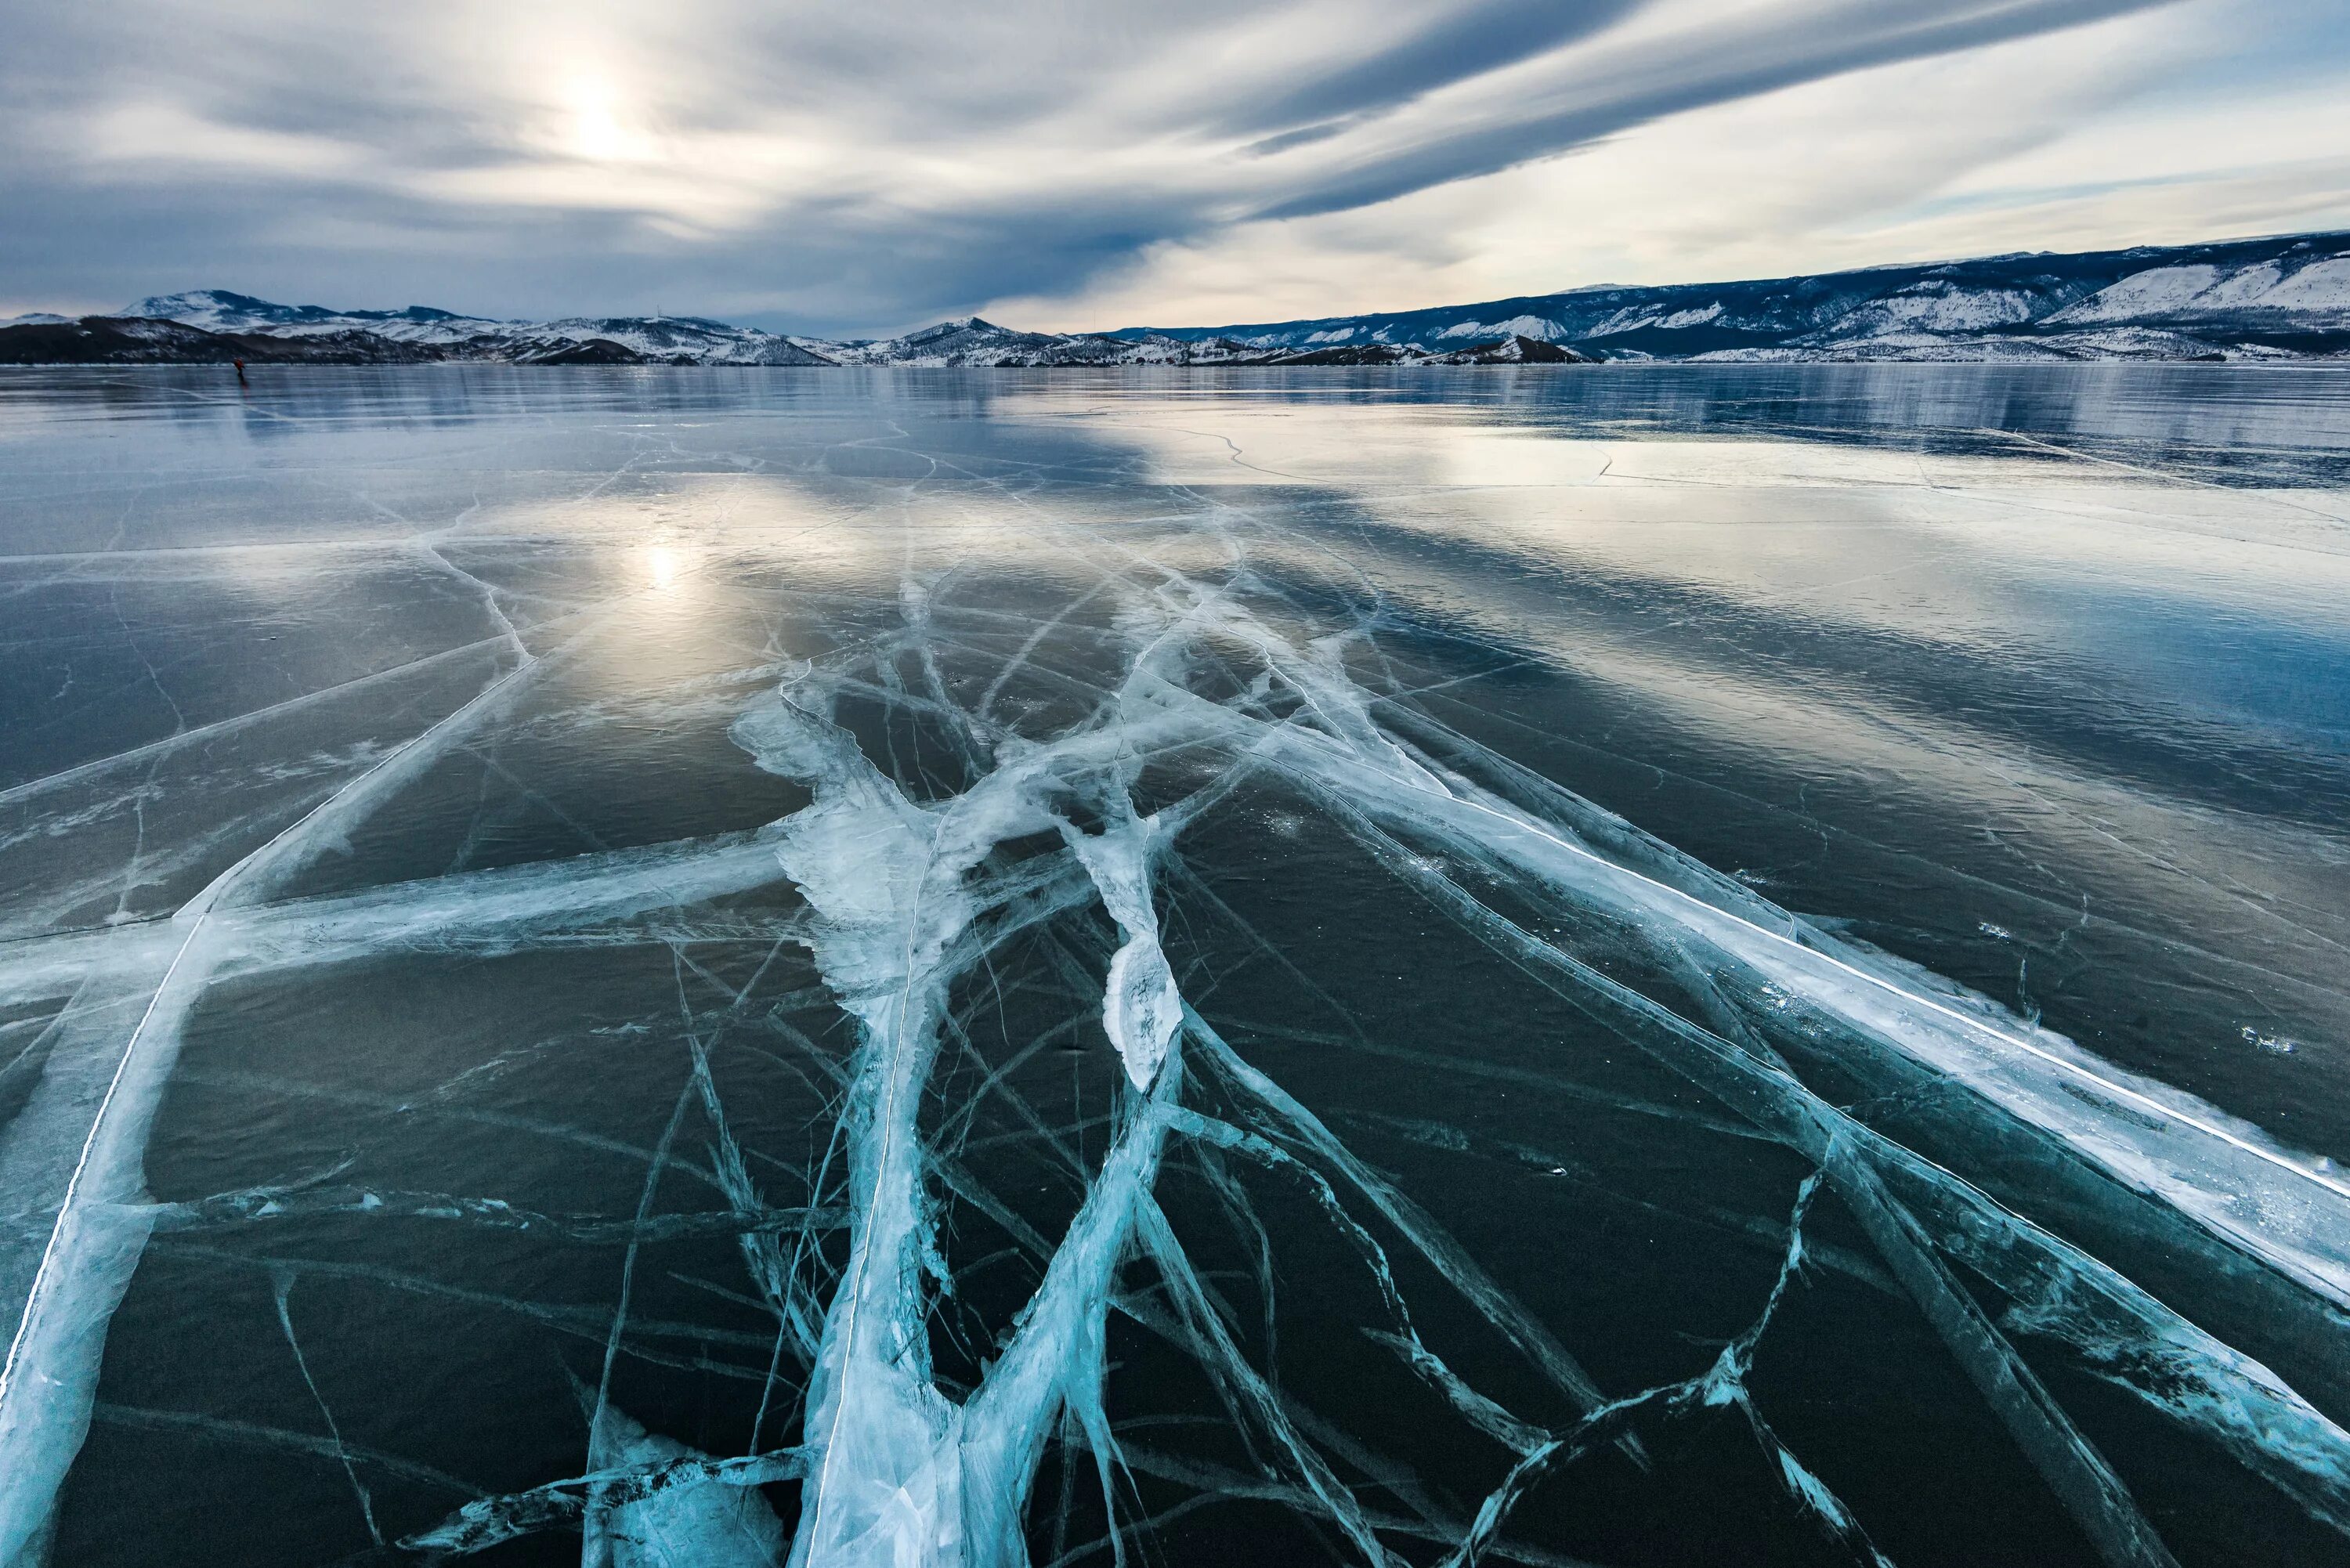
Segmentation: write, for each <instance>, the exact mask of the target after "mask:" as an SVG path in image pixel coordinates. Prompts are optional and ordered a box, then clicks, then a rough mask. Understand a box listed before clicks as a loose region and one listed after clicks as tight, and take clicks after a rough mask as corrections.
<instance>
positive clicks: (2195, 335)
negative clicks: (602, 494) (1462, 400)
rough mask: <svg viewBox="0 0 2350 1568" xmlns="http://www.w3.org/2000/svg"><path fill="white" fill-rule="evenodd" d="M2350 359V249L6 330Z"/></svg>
mask: <svg viewBox="0 0 2350 1568" xmlns="http://www.w3.org/2000/svg"><path fill="white" fill-rule="evenodd" d="M2311 356H2325V357H2333V356H2350V234H2305V235H2297V236H2294V235H2289V236H2285V237H2282V238H2276V239H2261V240H2230V241H2223V242H2220V243H2217V244H2201V245H2171V246H2145V247H2140V248H2137V249H2135V250H2126V251H2098V252H2092V253H2086V254H2076V255H2056V254H2048V253H2044V252H2043V253H2034V254H2015V255H2001V256H1986V257H1982V258H1980V259H1978V260H1974V261H1961V262H1938V263H1931V264H1927V265H1911V266H1889V267H1870V268H1866V269H1864V270H1860V271H1856V272H1840V273H1825V274H1820V275H1814V276H1806V277H1783V278H1769V279H1763V280H1759V281H1752V282H1745V283H1721V284H1675V285H1669V286H1658V287H1600V288H1579V289H1570V290H1568V291H1566V292H1565V293H1561V294H1548V295H1534V296H1523V297H1521V298H1516V299H1501V300H1492V301H1488V302H1486V303H1484V304H1481V305H1459V306H1441V307H1439V308H1436V309H1430V310H1413V311H1400V312H1392V313H1385V314H1372V315H1367V316H1343V317H1323V318H1319V319H1315V320H1309V321H1277V322H1270V323H1258V324H1256V325H1253V326H1243V327H1128V328H1126V329H1123V330H1121V331H1118V332H1114V333H1059V332H1022V331H1018V330H1015V329H1014V328H1012V327H999V326H997V325H996V324H994V323H993V322H990V321H983V320H982V319H980V318H979V317H976V316H972V317H962V318H960V319H957V320H953V321H942V322H941V323H939V324H938V325H937V326H935V327H925V328H923V329H922V330H921V331H919V332H910V333H908V334H906V335H905V336H903V337H886V338H878V339H855V340H851V341H847V342H833V341H829V340H827V339H823V338H815V337H790V336H785V335H783V334H778V333H772V332H763V331H761V330H759V329H758V328H756V327H733V326H729V325H728V324H727V323H725V322H723V321H712V320H709V319H706V318H703V317H666V316H664V317H638V316H630V317H566V318H565V319H562V320H558V321H497V320H491V319H489V318H486V317H476V316H461V315H459V314H457V313H455V312H453V311H448V310H437V309H434V308H432V306H422V305H411V306H407V307H405V308H404V309H400V310H330V309H328V308H327V307H325V306H317V305H278V304H276V303H274V302H272V301H270V300H266V299H256V298H255V297H254V296H251V295H246V294H234V293H231V292H229V291H228V290H226V289H210V288H208V289H196V290H192V291H191V292H188V293H184V294H169V295H159V296H155V297H153V298H150V299H142V300H140V301H139V302H138V303H137V304H135V305H131V306H126V307H125V308H124V309H123V311H122V312H121V313H120V315H119V316H113V317H84V318H82V319H81V320H79V321H72V320H68V319H67V318H65V317H47V316H40V317H18V318H17V319H16V320H15V321H13V322H0V363H16V364H26V363H86V364H87V363H102V364H122V363H140V362H159V361H182V362H186V361H203V362H218V361H226V360H228V359H232V358H243V359H249V360H253V361H255V362H259V363H270V362H307V363H332V364H397V363H415V362H421V361H434V360H486V361H494V362H503V363H509V364H523V365H804V366H842V365H848V366H901V367H910V368H917V369H920V368H930V367H955V366H980V367H1006V368H1009V367H1043V368H1070V369H1076V368H1086V367H1104V368H1106V367H1111V366H1138V365H1139V366H1150V365H1158V366H1182V365H1226V366H1258V365H1297V366H1315V365H1430V364H1436V365H1495V364H1536V363H1544V362H1548V363H1562V362H1574V361H1580V360H1588V359H1652V358H1653V359H1708V360H1721V359H1761V360H1814V359H1969V360H2044V359H2212V358H2224V359H2238V358H2250V359H2262V358H2303V357H2311Z"/></svg>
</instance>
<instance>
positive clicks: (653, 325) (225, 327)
mask: <svg viewBox="0 0 2350 1568" xmlns="http://www.w3.org/2000/svg"><path fill="white" fill-rule="evenodd" d="M141 317H144V318H153V319H158V320H164V321H176V322H179V323H181V324H182V325H183V326H188V327H202V328H203V330H205V331H207V332H213V333H217V334H221V335H223V336H228V337H256V336H258V337H287V338H322V337H336V336H339V335H342V334H346V333H352V332H360V333H366V334H369V335H371V336H373V337H380V338H382V339H384V340H385V341H387V342H390V343H403V344H414V345H421V346H426V347H430V348H436V349H439V350H442V352H441V353H439V354H437V355H435V356H433V357H434V358H449V359H492V360H510V361H513V362H515V363H517V364H548V363H564V364H583V363H584V364H606V365H615V364H619V365H628V364H668V365H679V364H682V365H821V364H826V363H828V361H827V359H826V358H824V357H823V356H821V355H819V354H814V353H810V352H809V351H808V349H806V348H804V347H802V346H801V344H800V343H799V342H798V341H796V340H795V339H793V338H789V337H778V336H776V335H775V334H774V333H770V332H762V331H760V330H758V329H757V328H756V327H730V326H728V325H727V324H726V323H725V322H723V321H709V320H705V319H703V318H702V317H681V316H658V317H641V316H612V317H568V318H566V319H564V320H561V321H494V320H491V319H488V318H486V317H479V316H460V315H458V314H456V313H455V312H453V311H448V310H436V309H434V308H433V307H432V306H428V305H411V306H408V307H407V308H406V309H404V310H329V309H328V308H327V307H325V306H317V305H278V304H276V303H274V302H272V301H270V300H266V299H256V298H255V297H254V296H251V295H249V294H234V293H231V292H230V291H229V290H227V289H222V288H200V289H192V290H190V291H189V292H187V293H185V294H166V295H158V296H154V297H152V298H149V299H142V300H140V301H139V302H138V303H137V304H135V305H130V306H125V307H124V308H123V309H122V311H121V313H120V317H119V318H141ZM615 350H619V351H618V352H616V351H615Z"/></svg>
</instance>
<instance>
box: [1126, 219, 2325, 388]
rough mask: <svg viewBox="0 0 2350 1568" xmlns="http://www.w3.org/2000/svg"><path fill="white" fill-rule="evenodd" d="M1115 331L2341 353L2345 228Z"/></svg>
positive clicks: (2063, 351) (2186, 354)
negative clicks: (1422, 307) (2213, 241)
mask: <svg viewBox="0 0 2350 1568" xmlns="http://www.w3.org/2000/svg"><path fill="white" fill-rule="evenodd" d="M1124 335H1125V336H1131V337H1142V336H1146V335H1147V336H1157V337H1177V338H1184V337H1199V338H1205V337H1229V338H1232V339H1236V340H1238V341H1240V342H1243V343H1246V344H1249V345H1252V346H1253V347H1256V348H1262V349H1268V350H1270V349H1304V348H1329V347H1336V346H1341V345H1365V344H1373V343H1381V344H1424V345H1428V346H1430V347H1440V346H1444V345H1448V344H1450V343H1451V342H1454V341H1457V340H1460V339H1464V338H1482V337H1503V336H1512V337H1526V338H1531V339H1534V340H1537V341H1546V342H1553V343H1572V344H1575V346H1577V347H1578V348H1582V349H1584V350H1585V351H1586V352H1590V353H1596V354H1600V355H1604V356H1606V357H1608V358H1676V359H1678V358H1709V359H1721V358H1731V359H1744V358H1760V359H1774V360H1795V359H1884V358H1950V359H2074V358H2203V357H2209V356H2211V355H2220V356H2222V357H2227V358H2271V357H2274V356H2277V355H2280V354H2284V355H2300V354H2312V353H2315V354H2340V353H2345V352H2350V234H2309V235H2299V236H2291V235H2288V236H2284V237H2282V238H2270V239H2257V240H2233V241H2225V242H2220V243H2218V244H2202V245H2176V246H2168V247H2153V246H2149V247H2140V248H2137V249H2133V250H2126V251H2102V252H2093V253H2086V254H2075V255H2059V254H2048V253H2035V254H2014V255H2002V256H1987V257H1982V258H1980V259H1977V260H1972V261H1960V262H1941V263H1933V264H1929V265H1913V266H1891V267H1871V268H1867V269H1865V270H1862V271H1856V272H1844V273H1825V274H1819V275H1812V276H1804V277H1784V278H1769V279H1762V280H1757V281H1751V282H1742V283H1721V284H1677V285H1670V286H1657V287H1597V288H1581V289H1571V290H1568V291H1566V292H1565V293H1561V294H1553V295H1539V296H1522V297H1519V298H1515V299H1503V300H1493V301H1489V302H1486V303H1483V304H1479V305H1463V306H1440V307H1438V308H1435V309H1430V310H1415V311H1401V312H1392V313H1377V314H1372V315H1366V316H1350V317H1320V318H1315V319H1310V320H1304V321H1278V322H1264V323H1254V324H1248V325H1241V326H1228V327H1168V328H1130V329H1128V332H1127V333H1125V334H1124Z"/></svg>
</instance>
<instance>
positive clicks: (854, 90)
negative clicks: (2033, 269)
mask: <svg viewBox="0 0 2350 1568" xmlns="http://www.w3.org/2000/svg"><path fill="white" fill-rule="evenodd" d="M5 22H6V26H5V40H6V41H5V47H0V213H5V214H6V217H5V222H0V317H5V316H11V315H15V314H17V313H20V312H24V311H31V310H55V311H59V312H64V313H68V314H79V313H82V312H86V311H108V310H114V309H119V308H120V307H121V306H124V305H126V304H128V303H130V301H132V300H135V299H138V298H140V297H142V296H147V295H151V294H157V293H168V292H172V291H175V290H179V289H184V288H202V287H220V288H230V289H235V290H238V291H240V292H244V293H248V294H256V295H261V296H265V297H267V298H271V299H277V300H282V301H287V302H292V303H303V304H324V305H328V306H339V307H354V306H365V307H381V306H402V305H409V304H428V305H436V306H442V307H444V308H448V309H453V310H460V311H463V312H466V313H468V314H476V315H484V316H494V317H551V316H566V315H601V314H616V315H618V314H628V315H638V314H650V313H653V312H657V311H659V312H666V313H669V314H673V315H704V316H712V317H719V318H721V319H724V320H729V321H734V322H738V323H743V324H747V325H754V326H762V327H770V328H773V329H779V330H789V331H798V332H810V333H821V334H827V335H847V334H866V335H873V334H880V333H886V332H893V331H898V330H901V329H904V328H908V327H915V326H919V325H922V324H924V323H927V322H930V321H934V320H938V319H941V318H944V317H952V316H962V315H968V314H972V313H974V312H977V313H981V314H984V315H985V316H987V317H989V318H990V319H993V320H1001V321H1004V322H1006V323H1008V324H1011V325H1015V326H1021V327H1035V328H1050V329H1060V330H1071V329H1084V328H1097V329H1106V328H1110V327H1128V326H1141V325H1149V326H1170V327H1171V326H1207V325H1220V324H1223V323H1228V322H1251V321H1274V320H1281V319H1284V318H1294V317H1310V316H1329V315H1339V314H1347V313H1352V312H1357V311H1366V310H1378V309H1409V308H1416V307H1420V306H1437V305H1448V304H1460V303H1467V302H1471V301H1478V300H1484V299H1492V298H1498V297H1503V296H1511V295H1516V294H1534V293H1546V292H1550V291H1553V290H1557V289H1562V288H1571V287H1577V286H1584V285H1589V284H1600V283H1685V282H1703V281H1709V280H1718V279H1729V278H1742V277H1770V276H1782V275H1790V274H1800V273H1810V272H1822V271H1829V270H1833V269H1835V268H1840V267H1847V266H1859V265H1872V264H1877V263H1890V262H1901V261H1919V260H1933V259H1940V258H1947V257H1956V256H1965V255H1978V254H1991V253H1996V252H2002V251H2016V250H2057V251H2065V250H2086V249H2096V248H2104V247H2111V246H2117V245H2126V244H2164V243H2183V242H2187V241H2191V240H2199V239H2210V238H2220V237H2226V236H2235V235H2248V234H2278V233H2287V232H2295V231H2308V230H2318V229H2326V228H2337V229H2350V4H2345V0H2170V3H2168V4H2147V3H2146V0H1182V3H1180V4H1170V3H1169V0H1089V3H1086V4H1077V3H1075V0H993V3H991V4H989V5H971V4H968V3H956V4H949V3H946V0H856V3H855V4H846V5H844V4H841V3H839V0H829V3H827V4H820V5H819V4H799V3H797V0H662V3H661V4H660V5H650V4H645V3H643V0H637V3H634V4H628V5H621V4H612V3H609V0H561V3H549V0H498V3H494V4H490V3H483V0H387V3H385V4H380V5H333V6H328V5H317V3H316V0H206V3H204V4H190V3H187V0H107V3H106V4H104V5H41V4H38V3H37V0H16V3H15V4H12V5H9V6H8V8H7V10H6V12H5Z"/></svg>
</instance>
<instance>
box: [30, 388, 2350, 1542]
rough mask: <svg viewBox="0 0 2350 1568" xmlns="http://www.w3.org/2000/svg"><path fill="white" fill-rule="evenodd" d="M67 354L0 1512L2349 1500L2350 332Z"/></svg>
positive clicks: (2184, 1507)
mask: <svg viewBox="0 0 2350 1568" xmlns="http://www.w3.org/2000/svg"><path fill="white" fill-rule="evenodd" d="M254 379H255V386H254V387H253V388H252V389H251V390H250V391H248V392H244V393H240V392H239V391H238V389H237V388H236V387H235V386H234V382H233V381H228V382H224V379H223V377H222V375H220V374H219V373H215V372H213V371H210V370H187V371H181V370H159V371H153V372H141V373H138V374H130V375H126V374H110V375H109V374H102V373H96V372H65V371H57V372H47V371H31V372H18V373H10V374H8V375H7V376H5V378H0V646H5V650H6V657H5V660H0V1334H8V1335H10V1336H11V1337H10V1340H9V1349H8V1355H7V1362H6V1370H5V1382H0V1563H6V1564H19V1563H23V1564H38V1563H44V1562H51V1563H57V1564H60V1565H74V1568H80V1565H85V1564H87V1565H93V1568H97V1565H104V1568H115V1565H129V1564H149V1563H236V1564H254V1565H262V1564H281V1563H282V1564H325V1563H405V1562H423V1561H440V1560H453V1559H454V1558H457V1557H461V1556H467V1555H471V1556H473V1557H474V1558H475V1559H477V1560H478V1561H480V1562H481V1563H485V1564H487V1563H557V1562H562V1563H569V1562H574V1561H585V1562H587V1563H594V1564H610V1565H613V1568H628V1565H638V1564H685V1563H694V1564H703V1565H710V1568H743V1565H749V1564H755V1563H784V1562H785V1561H786V1559H788V1560H789V1561H790V1562H791V1563H794V1564H800V1565H806V1568H816V1565H825V1564H884V1563H886V1564H896V1565H910V1564H915V1563H967V1564H972V1565H987V1568H1003V1565H1012V1564H1020V1563H1035V1564H1039V1565H1042V1564H1055V1565H1058V1564H1065V1563H1066V1564H1076V1563H1112V1562H1113V1561H1117V1560H1120V1556H1119V1554H1120V1553H1121V1552H1122V1554H1123V1558H1122V1560H1123V1561H1128V1562H1135V1563H1168V1564H1177V1565H1180V1564H1190V1563H1310V1562H1320V1561H1324V1560H1328V1561H1332V1562H1338V1563H1378V1564H1385V1563H1409V1564H1415V1565H1421V1564H1435V1563H1447V1564H1465V1563H1471V1562H1485V1563H1527V1564H1536V1565H1553V1564H1599V1565H1607V1568H1644V1565H1679V1564H1688V1565H1690V1568H1700V1565H1704V1568H1712V1565H1718V1564H1736V1563H1773V1564H1777V1563H1877V1562H1878V1561H1879V1560H1880V1559H1882V1560H1885V1561H1890V1562H1894V1563H1901V1564H1904V1565H1905V1568H1919V1565H1924V1564H1948V1565H1950V1568H1961V1565H1964V1568H1974V1565H1979V1564H1984V1563H2033V1564H2072V1563H2081V1564H2095V1563H2114V1564H2125V1563H2126V1564H2164V1563H2173V1562H2176V1563H2183V1564H2199V1563H2261V1564H2321V1563H2342V1562H2344V1561H2345V1560H2350V1432H2345V1425H2350V1173H2345V1171H2344V1170H2343V1169H2342V1168H2340V1167H2339V1166H2338V1165H2337V1163H2336V1162H2337V1161H2341V1160H2344V1159H2345V1158H2350V961H2345V951H2346V950H2350V374H2345V373H2342V372H2339V371H2327V370H2309V369H2258V368H2241V367H2212V366H2189V367H2172V368H2151V367H2147V368H2139V367H2083V368H2079V369H2038V368H2035V369H1991V368H1982V367H1928V366H1916V367H1903V366H1881V367H1849V368H1847V367H1806V368H1786V369H1779V368H1762V367H1731V368H1721V369H1704V368H1691V367H1683V368H1656V369H1640V368H1630V367H1609V368H1607V369H1599V370H1595V371H1590V372H1583V371H1569V372H1564V373H1561V372H1546V371H1532V370H1530V371H1487V370H1467V371H1461V372H1419V373H1415V374H1409V375H1399V374H1395V373H1391V372H1379V371H1372V372H1365V373H1362V374H1360V375H1359V376H1357V375H1355V374H1353V373H1347V372H1337V373H1329V372H1326V373H1321V374H1315V375H1288V376H1284V375H1281V374H1278V373H1273V374H1252V373H1246V372H1232V373H1226V374H1222V375H1217V374H1212V373H1205V372H1202V373H1192V374H1183V373H1174V372H1170V373H1165V374H1152V373H1128V374H1122V375H1120V374H1113V375H1103V376H1092V375H1087V374H1085V373H1075V372H1073V373H1061V374H1051V373H1044V374H1036V373H1026V372H1014V371H979V372H970V373H961V372H933V373H922V372H914V373H901V374H898V375H895V376H891V375H887V374H881V373H874V374H871V375H868V374H866V373H862V372H850V371H837V372H835V371H820V370H819V371H805V372H802V371H746V372H732V371H723V370H709V369H688V370H678V371H614V372H602V371H591V370H565V371H548V370H529V369H517V370H508V369H482V368H472V369H456V368H441V369H417V370H412V371H407V370H382V369H371V370H360V371H348V372H346V371H333V370H302V371H286V370H277V369H264V370H260V371H256V372H255V375H254Z"/></svg>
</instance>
